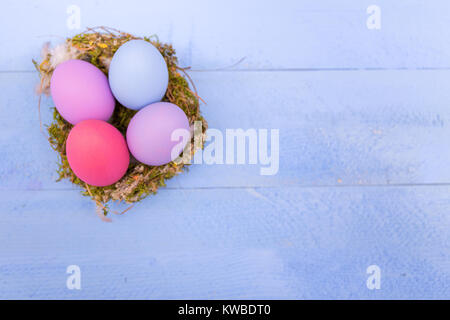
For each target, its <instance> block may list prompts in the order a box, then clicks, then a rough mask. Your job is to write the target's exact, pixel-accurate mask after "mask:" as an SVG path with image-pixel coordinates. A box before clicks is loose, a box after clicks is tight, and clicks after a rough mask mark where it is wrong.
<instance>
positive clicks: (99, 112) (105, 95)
mask: <svg viewBox="0 0 450 320" xmlns="http://www.w3.org/2000/svg"><path fill="white" fill-rule="evenodd" d="M50 91H51V94H52V98H53V102H54V103H55V106H56V109H57V110H58V112H59V113H60V114H61V116H62V117H63V118H64V119H65V120H67V121H68V122H70V123H71V124H77V123H79V122H81V121H83V120H88V119H96V120H104V121H106V120H108V119H109V118H110V117H111V115H112V113H113V111H114V105H115V101H114V97H113V95H112V92H111V89H110V88H109V84H108V79H107V78H106V76H105V75H104V74H103V72H102V71H101V70H100V69H98V68H97V67H96V66H94V65H93V64H90V63H89V62H86V61H83V60H68V61H65V62H63V63H61V64H59V65H58V66H57V67H56V69H55V70H54V71H53V75H52V78H51V80H50Z"/></svg>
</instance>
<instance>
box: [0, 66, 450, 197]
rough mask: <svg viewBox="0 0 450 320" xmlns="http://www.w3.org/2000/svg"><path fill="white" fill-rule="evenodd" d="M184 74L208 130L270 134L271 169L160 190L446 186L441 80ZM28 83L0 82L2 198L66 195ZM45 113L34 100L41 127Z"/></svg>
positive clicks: (198, 177) (198, 173) (449, 129)
mask: <svg viewBox="0 0 450 320" xmlns="http://www.w3.org/2000/svg"><path fill="white" fill-rule="evenodd" d="M191 75H192V77H193V79H194V81H195V82H196V83H197V87H198V90H199V92H200V94H201V95H202V96H203V98H204V99H205V100H206V102H207V103H208V104H207V105H204V106H203V107H202V110H203V113H204V115H205V117H206V118H207V119H208V121H209V126H210V128H215V129H220V130H221V131H222V132H223V134H224V135H225V130H226V129H227V128H228V129H237V128H243V129H245V130H247V129H251V128H255V129H269V130H270V129H279V130H280V161H279V162H280V168H279V172H278V173H277V174H276V175H274V176H262V175H260V168H261V167H262V165H261V164H257V165H249V164H248V165H234V166H233V165H193V166H192V167H191V168H190V172H189V174H188V175H182V176H179V177H177V178H176V179H175V180H174V181H171V182H170V183H169V186H170V187H174V188H179V187H211V186H215V187H234V186H280V185H302V186H310V185H317V186H319V185H340V184H345V185H374V184H376V185H380V184H407V183H413V184H422V183H449V182H450V167H449V166H448V159H449V158H450V149H449V148H448V147H447V146H448V142H447V139H445V136H449V135H450V126H449V120H450V109H449V108H448V106H449V105H450V91H449V90H448V89H447V87H448V80H447V79H449V78H450V71H446V70H443V71H390V72H386V71H383V72H382V71H370V72H367V71H352V72H346V71H333V72H329V71H328V72H193V73H191ZM36 82H37V75H36V74H35V73H12V74H10V73H8V74H0V84H1V85H2V87H3V88H5V90H6V91H7V92H10V94H9V95H4V96H0V105H2V106H4V108H5V109H4V110H5V114H4V115H3V116H1V117H0V126H1V127H2V130H3V132H4V134H3V135H2V136H1V137H0V146H1V148H2V150H4V152H3V153H2V154H1V155H0V159H2V162H3V165H2V166H1V167H0V188H2V189H6V190H8V189H10V188H13V189H36V190H40V189H55V188H70V184H68V183H59V184H55V182H54V181H55V179H56V175H55V170H56V167H57V165H56V161H57V156H56V154H55V153H54V152H53V151H52V150H51V148H50V146H49V144H48V142H47V140H46V138H45V136H44V134H41V133H40V132H39V119H38V111H37V97H36V96H33V95H32V89H33V87H34V86H35V84H36ZM50 106H52V100H51V98H47V99H44V100H43V104H42V115H43V123H44V124H45V123H49V122H50V120H51V115H50V111H49V108H50ZM12 138H14V139H15V141H16V143H11V139H12ZM205 177H208V179H205Z"/></svg>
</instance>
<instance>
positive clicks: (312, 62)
mask: <svg viewBox="0 0 450 320" xmlns="http://www.w3.org/2000/svg"><path fill="white" fill-rule="evenodd" d="M73 4H75V5H77V6H78V7H79V8H80V18H81V20H80V29H76V30H71V29H69V28H68V27H67V20H68V18H69V16H70V15H69V14H68V13H66V12H67V9H68V7H69V6H70V5H73ZM373 4H374V3H373V1H369V0H364V1H354V0H341V1H334V0H320V1H296V0H289V1H283V2H282V3H271V2H261V1H257V0H252V1H244V2H243V1H239V0H231V1H223V2H216V1H215V2H211V1H207V0H202V1H190V2H186V1H183V0H173V1H172V2H171V5H170V6H167V5H166V3H164V2H154V1H152V2H144V1H140V0H130V1H126V2H123V1H109V0H100V1H88V0H80V1H77V2H76V3H74V2H73V1H69V0H64V1H58V2H57V3H55V2H54V1H51V0H44V1H39V2H33V3H30V2H29V1H24V0H21V1H14V2H9V3H8V4H7V5H5V6H4V7H3V9H2V10H1V12H0V19H1V21H2V22H3V24H4V25H5V26H14V27H13V28H11V30H10V31H9V32H2V33H1V34H0V42H1V43H3V44H5V45H4V46H3V47H2V51H1V53H0V57H1V59H0V70H1V71H4V70H10V71H11V70H13V71H17V70H32V69H33V67H32V65H31V62H30V60H31V58H32V57H34V58H37V57H38V56H39V52H40V48H41V46H42V43H43V42H45V41H47V40H51V41H54V42H59V41H61V39H63V38H64V37H67V36H69V35H73V34H75V33H79V32H80V31H82V30H84V28H86V27H93V26H97V25H107V26H111V27H115V28H119V29H122V30H125V31H128V32H131V33H135V34H137V35H151V34H158V35H159V37H160V39H161V40H162V41H166V42H171V43H173V45H174V46H175V48H176V49H177V51H178V54H179V56H180V61H181V64H182V65H186V66H188V65H189V66H192V67H193V68H195V69H217V68H224V67H230V66H232V65H234V64H235V63H236V62H238V61H240V60H241V59H242V58H245V60H244V61H243V62H242V63H240V64H239V65H238V66H234V67H233V68H234V69H296V68H306V69H309V68H313V69H314V68H338V69H340V68H363V69H365V68H449V67H450V65H449V63H448V56H449V55H450V44H449V42H448V41H445V40H444V39H448V38H450V20H449V18H448V14H447V13H448V12H449V10H450V3H449V2H448V1H446V0H432V1H421V0H397V1H391V0H378V1H376V3H375V4H376V5H378V6H379V8H380V9H381V29H379V30H369V29H368V28H367V25H366V22H367V19H368V18H369V16H370V14H367V12H366V11H367V8H368V7H369V6H370V5H373Z"/></svg>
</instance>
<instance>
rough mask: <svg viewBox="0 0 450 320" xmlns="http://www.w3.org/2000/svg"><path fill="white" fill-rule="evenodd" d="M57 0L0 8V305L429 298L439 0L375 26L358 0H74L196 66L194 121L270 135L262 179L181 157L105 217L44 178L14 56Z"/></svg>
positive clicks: (24, 66) (436, 209)
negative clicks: (137, 197) (197, 114)
mask: <svg viewBox="0 0 450 320" xmlns="http://www.w3.org/2000/svg"><path fill="white" fill-rule="evenodd" d="M69 4H73V2H72V1H68V0H67V1H58V2H53V1H49V0H45V1H39V2H26V1H15V2H10V3H8V4H5V5H4V7H3V10H2V11H0V19H1V21H2V22H3V23H4V24H5V25H7V26H14V28H11V30H5V32H2V33H1V34H0V41H1V43H3V44H8V45H5V46H3V47H2V50H1V52H0V58H1V59H0V88H2V94H0V150H1V152H0V189H1V193H0V243H2V245H1V246H0V298H4V299H10V298H25V299H28V298H31V299H38V298H44V299H51V298H64V299H70V298H75V299H78V298H80V299H81V298H144V299H146V298H149V299H159V298H191V299H192V298H212V299H214V298H268V299H270V298H293V299H300V298H328V299H330V298H350V299H352V298H353V299H361V298H367V299H379V298H381V299H390V298H448V297H449V295H450V266H449V263H448V261H449V258H450V257H449V255H450V247H449V241H448V239H449V238H450V237H449V230H450V228H449V227H450V220H449V217H450V216H449V215H448V212H449V209H450V208H449V205H450V201H449V200H448V198H449V196H448V195H449V191H450V190H449V188H450V184H449V183H450V180H449V177H450V169H449V166H448V160H449V159H450V154H449V148H448V141H447V140H448V139H446V137H447V136H448V134H449V132H448V131H449V126H448V122H449V111H448V110H449V107H448V106H449V105H450V104H449V102H450V101H449V100H450V91H449V90H448V81H447V79H449V78H450V74H449V72H450V71H448V68H449V67H450V66H449V64H448V57H449V53H450V44H449V42H448V41H444V40H443V39H446V38H449V34H448V33H449V32H450V31H449V30H450V28H448V26H449V24H450V21H449V19H448V17H447V12H448V9H449V6H450V4H449V3H448V2H447V1H427V2H424V1H418V0H411V1H406V0H402V1H395V2H394V1H388V0H379V1H377V3H376V4H378V5H379V6H380V8H381V10H382V28H381V30H379V31H375V30H368V29H367V28H366V26H365V23H366V18H367V16H368V15H367V14H366V12H365V11H366V8H367V7H368V6H369V5H371V4H373V2H372V1H365V0H364V1H351V0H341V1H339V2H336V1H332V0H321V1H285V2H283V3H282V4H274V3H262V2H261V1H258V2H256V1H248V2H244V3H242V2H240V1H227V2H224V3H218V2H210V1H195V2H194V3H187V2H184V1H172V2H171V4H170V7H169V6H168V5H166V4H165V3H163V2H160V3H155V2H144V1H137V0H130V1H127V2H126V3H125V2H121V1H108V2H106V1H104V0H100V1H95V2H93V1H78V2H77V4H78V5H79V6H80V8H81V10H82V16H81V22H82V24H81V27H82V28H84V27H85V26H94V25H110V26H114V27H117V28H120V29H124V30H126V31H130V32H133V33H136V34H141V35H148V34H152V33H157V34H158V35H159V36H160V38H161V40H163V41H169V42H172V43H173V44H174V46H175V47H176V49H177V50H178V53H179V56H180V59H181V63H182V64H183V65H191V66H193V67H194V68H195V69H197V70H209V71H207V72H202V71H197V72H192V73H191V75H192V77H193V78H194V81H195V82H196V84H197V86H198V90H199V92H200V94H201V96H202V97H203V98H204V99H205V100H206V101H207V102H208V105H207V106H203V112H204V114H205V116H206V118H207V119H208V120H209V123H210V127H212V128H217V129H221V130H224V129H226V128H243V129H248V128H267V129H271V128H275V129H276V128H278V129H280V144H281V146H280V148H281V153H280V170H279V172H278V174H277V175H275V176H266V177H264V176H261V175H260V174H259V167H258V166H254V165H253V166H250V165H245V166H225V165H214V166H205V165H203V166H200V165H194V166H192V167H191V170H190V172H189V174H184V175H180V176H178V177H176V178H175V179H173V180H171V181H170V182H169V184H168V188H166V189H161V191H160V192H159V194H158V195H156V196H152V197H150V198H148V199H146V200H145V201H143V202H141V203H139V204H138V205H136V206H135V207H134V208H133V209H132V210H131V211H130V212H128V213H127V214H126V215H123V216H113V219H114V220H113V223H110V224H107V223H103V222H101V221H100V219H98V217H97V216H96V215H95V208H94V205H93V203H92V202H91V201H90V200H89V199H86V198H84V197H82V196H81V195H79V192H78V191H77V190H74V189H73V187H72V186H71V185H70V184H69V183H67V182H61V183H55V182H54V180H55V178H56V175H55V168H56V155H55V153H54V152H52V150H51V149H50V148H49V146H48V143H47V141H46V138H45V136H44V135H42V134H41V133H40V131H39V121H38V113H37V110H36V105H37V97H36V96H34V95H33V94H32V91H33V88H34V86H35V84H36V82H37V74H36V73H35V72H32V71H31V70H32V66H31V63H30V59H31V58H33V57H35V58H36V57H37V56H38V52H39V49H40V47H41V45H42V43H43V42H44V41H46V40H49V39H52V40H54V41H55V42H57V41H59V39H60V38H59V37H65V36H68V35H70V34H74V33H76V32H78V31H77V30H68V29H67V28H66V19H67V14H66V9H67V6H68V5H69ZM105 8H108V10H105ZM150 15H151V17H152V18H151V19H149V18H148V17H149V16H150ZM43 16H45V17H47V18H46V19H42V17H43ZM50 35H53V36H50ZM55 36H56V37H55ZM242 57H246V59H245V60H244V61H243V62H242V63H240V64H239V65H237V66H233V67H231V68H228V69H226V71H220V72H219V71H217V70H215V69H217V68H223V67H227V66H230V65H232V64H234V63H235V62H236V61H239V60H240V59H241V58H242ZM330 68H331V69H333V70H334V69H345V70H340V71H339V70H334V71H333V70H330ZM372 68H376V69H382V70H376V71H374V70H372V71H369V70H367V69H372ZM403 68H410V69H414V70H385V69H403ZM427 68H431V69H436V68H437V69H444V70H422V69H427ZM235 69H238V70H235ZM305 69H312V70H310V71H306V70H305ZM316 69H324V70H322V71H313V70H316ZM354 69H364V70H354ZM264 70H265V71H264ZM50 106H51V99H44V101H43V105H42V115H43V120H44V123H48V121H49V119H50V113H49V107H50ZM123 208H125V206H123V205H122V206H118V208H117V209H123ZM71 264H76V265H79V266H80V267H81V270H82V289H81V290H80V291H76V290H68V289H67V288H66V279H67V274H66V268H67V266H68V265H71ZM371 264H376V265H378V266H380V268H381V289H380V290H373V291H371V290H368V289H367V287H366V280H367V277H368V275H367V274H366V268H367V267H368V266H369V265H371Z"/></svg>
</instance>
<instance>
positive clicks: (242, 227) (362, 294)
mask: <svg viewBox="0 0 450 320" xmlns="http://www.w3.org/2000/svg"><path fill="white" fill-rule="evenodd" d="M449 192H450V188H449V187H448V186H446V187H421V188H415V187H365V188H360V187H351V188H297V187H293V188H253V189H252V188H249V189H245V188H244V189H195V190H167V189H166V190H163V191H161V192H160V194H159V195H158V196H157V197H153V198H152V199H147V200H145V201H144V202H143V203H141V205H139V206H137V207H136V208H135V209H133V210H132V211H131V212H130V213H129V214H126V215H123V216H118V217H114V222H113V223H111V224H105V223H103V222H101V221H100V220H99V219H98V218H97V217H96V216H95V214H94V213H93V212H92V211H93V205H92V204H91V203H90V201H89V200H86V199H81V198H80V196H79V195H78V194H77V192H75V191H56V192H55V191H40V192H35V191H26V192H13V191H11V192H4V193H3V201H2V212H1V213H2V214H1V215H0V225H1V226H2V232H1V233H0V242H1V243H3V244H6V243H7V244H8V245H6V246H5V245H3V246H2V248H1V251H2V254H1V255H0V279H1V281H0V284H1V287H0V298H96V299H98V298H112V299H115V298H140V299H158V298H171V299H172V298H224V299H226V298H296V299H302V298H344V299H346V298H358V299H359V298H367V299H376V298H443V297H447V296H448V295H449V293H450V268H449V264H448V261H449V259H450V250H449V249H450V245H449V242H448V238H449V230H450V228H449V227H450V216H449V215H448V212H449V210H450V201H449V199H448V194H449ZM71 264H76V265H79V266H80V268H81V270H82V288H81V291H71V290H68V289H66V287H65V281H66V274H65V269H66V268H67V266H68V265H71ZM372 264H377V265H379V266H380V268H381V271H382V284H381V285H382V287H381V289H380V290H375V291H371V290H368V289H367V287H366V279H367V274H366V268H367V267H368V266H369V265H372Z"/></svg>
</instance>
